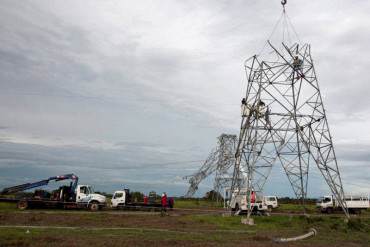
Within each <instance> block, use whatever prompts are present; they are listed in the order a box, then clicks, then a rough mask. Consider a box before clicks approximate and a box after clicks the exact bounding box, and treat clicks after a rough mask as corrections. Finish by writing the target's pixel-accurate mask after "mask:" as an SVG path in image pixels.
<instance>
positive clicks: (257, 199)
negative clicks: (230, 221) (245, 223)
mask: <svg viewBox="0 0 370 247" xmlns="http://www.w3.org/2000/svg"><path fill="white" fill-rule="evenodd" d="M247 194H248V191H247V190H246V189H242V190H240V191H238V190H235V191H234V193H233V194H232V196H231V201H230V205H229V206H230V207H231V209H232V210H233V211H235V212H238V213H240V212H243V211H247V210H248V206H249V202H248V198H247ZM250 196H251V208H252V212H254V213H258V212H260V213H264V212H266V211H267V210H268V207H267V204H266V202H265V200H264V197H263V195H260V194H259V193H256V192H254V191H252V193H251V195H250Z"/></svg>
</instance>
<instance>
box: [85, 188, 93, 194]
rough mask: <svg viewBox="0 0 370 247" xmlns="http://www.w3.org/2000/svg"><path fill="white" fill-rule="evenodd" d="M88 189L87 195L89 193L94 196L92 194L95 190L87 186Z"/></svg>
mask: <svg viewBox="0 0 370 247" xmlns="http://www.w3.org/2000/svg"><path fill="white" fill-rule="evenodd" d="M86 189H87V193H88V194H92V193H94V190H93V188H91V187H90V186H87V187H86Z"/></svg>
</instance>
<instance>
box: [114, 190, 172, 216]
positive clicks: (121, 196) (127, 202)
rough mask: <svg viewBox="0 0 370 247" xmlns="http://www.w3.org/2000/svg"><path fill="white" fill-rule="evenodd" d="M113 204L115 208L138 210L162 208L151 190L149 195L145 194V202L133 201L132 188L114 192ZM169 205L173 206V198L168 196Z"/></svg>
mask: <svg viewBox="0 0 370 247" xmlns="http://www.w3.org/2000/svg"><path fill="white" fill-rule="evenodd" d="M111 206H112V208H115V209H134V210H135V209H136V210H154V211H155V210H161V209H163V206H162V203H160V202H157V201H156V194H155V193H154V192H151V193H150V194H149V197H146V196H144V201H143V202H133V201H132V200H131V196H130V190H129V189H124V190H117V191H115V192H114V193H113V196H112V200H111ZM167 207H169V208H172V207H173V199H172V198H168V203H167Z"/></svg>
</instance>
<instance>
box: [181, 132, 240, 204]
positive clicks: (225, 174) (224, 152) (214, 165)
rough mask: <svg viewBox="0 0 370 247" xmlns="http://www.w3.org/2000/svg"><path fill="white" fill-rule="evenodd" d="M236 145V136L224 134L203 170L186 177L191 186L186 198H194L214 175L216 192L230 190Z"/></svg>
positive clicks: (202, 167) (219, 138)
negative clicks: (205, 180)
mask: <svg viewBox="0 0 370 247" xmlns="http://www.w3.org/2000/svg"><path fill="white" fill-rule="evenodd" d="M236 143H237V136H236V135H228V134H222V135H220V136H219V137H218V145H217V147H216V148H215V149H213V150H212V152H211V154H210V155H209V156H208V158H207V160H206V161H205V162H204V164H203V165H202V166H201V168H200V169H199V170H198V171H197V172H196V173H194V174H193V175H190V176H186V177H184V178H185V179H187V180H188V181H189V184H190V186H189V189H188V192H187V193H186V195H185V197H191V196H193V195H194V193H195V192H196V191H197V190H198V186H199V184H200V183H201V182H202V181H203V180H204V179H205V178H207V177H208V176H210V175H212V174H213V175H215V180H214V186H213V187H214V191H216V192H218V193H220V194H221V189H223V188H230V186H231V180H232V172H233V165H234V163H235V150H236V149H235V148H236Z"/></svg>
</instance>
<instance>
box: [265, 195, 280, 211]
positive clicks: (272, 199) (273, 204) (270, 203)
mask: <svg viewBox="0 0 370 247" xmlns="http://www.w3.org/2000/svg"><path fill="white" fill-rule="evenodd" d="M263 199H264V201H265V203H266V205H267V208H268V210H269V211H271V210H272V209H273V208H278V207H279V204H278V199H277V197H276V196H264V197H263Z"/></svg>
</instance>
